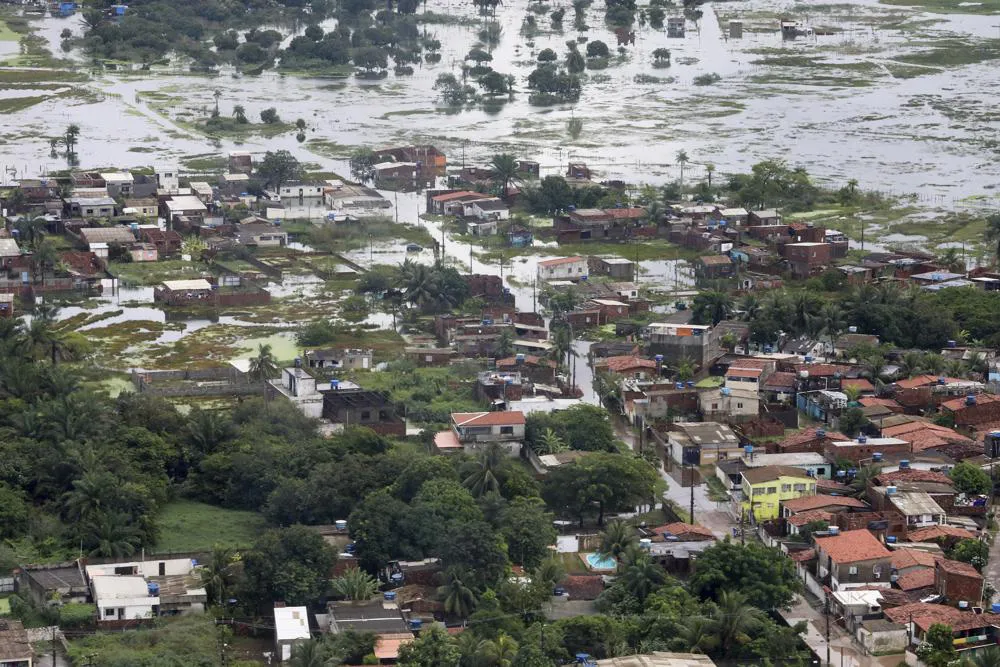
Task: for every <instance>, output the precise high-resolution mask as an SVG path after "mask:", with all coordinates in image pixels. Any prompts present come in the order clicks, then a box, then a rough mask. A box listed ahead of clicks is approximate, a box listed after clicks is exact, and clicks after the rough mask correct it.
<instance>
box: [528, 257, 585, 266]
mask: <svg viewBox="0 0 1000 667" xmlns="http://www.w3.org/2000/svg"><path fill="white" fill-rule="evenodd" d="M582 261H583V257H580V256H579V255H576V256H574V257H556V258H555V259H547V260H545V261H544V262H539V263H538V266H559V265H560V264H570V263H572V262H582Z"/></svg>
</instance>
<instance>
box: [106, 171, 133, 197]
mask: <svg viewBox="0 0 1000 667" xmlns="http://www.w3.org/2000/svg"><path fill="white" fill-rule="evenodd" d="M101 179H102V180H103V181H104V183H105V186H106V187H107V188H108V192H112V190H118V194H120V195H121V196H122V197H128V196H130V195H131V194H132V186H133V185H135V179H134V178H133V177H132V174H131V173H129V172H127V171H106V172H102V173H101Z"/></svg>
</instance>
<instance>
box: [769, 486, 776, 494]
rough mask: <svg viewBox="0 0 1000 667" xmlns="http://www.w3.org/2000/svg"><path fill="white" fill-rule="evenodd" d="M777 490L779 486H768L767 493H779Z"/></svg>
mask: <svg viewBox="0 0 1000 667" xmlns="http://www.w3.org/2000/svg"><path fill="white" fill-rule="evenodd" d="M777 492H778V487H776V486H769V487H767V495H771V494H772V493H777Z"/></svg>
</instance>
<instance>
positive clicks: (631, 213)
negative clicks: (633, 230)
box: [604, 206, 646, 220]
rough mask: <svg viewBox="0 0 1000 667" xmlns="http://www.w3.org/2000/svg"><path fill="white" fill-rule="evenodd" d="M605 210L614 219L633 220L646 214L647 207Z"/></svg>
mask: <svg viewBox="0 0 1000 667" xmlns="http://www.w3.org/2000/svg"><path fill="white" fill-rule="evenodd" d="M604 212H605V213H607V214H608V215H609V216H611V218H612V219H614V220H631V219H634V218H641V217H642V216H644V215H646V209H644V208H642V207H639V206H633V207H632V208H608V209H604Z"/></svg>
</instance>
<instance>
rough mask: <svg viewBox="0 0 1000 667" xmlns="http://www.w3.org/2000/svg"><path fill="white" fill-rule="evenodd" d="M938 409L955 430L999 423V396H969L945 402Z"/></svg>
mask: <svg viewBox="0 0 1000 667" xmlns="http://www.w3.org/2000/svg"><path fill="white" fill-rule="evenodd" d="M939 409H940V410H941V414H942V415H944V416H946V417H951V418H952V419H953V420H954V421H953V423H954V424H955V426H956V427H957V428H961V427H967V428H971V427H976V426H978V425H980V424H988V423H992V422H1000V396H996V395H992V394H981V395H979V396H977V395H975V394H969V395H968V396H966V397H965V398H955V399H952V400H950V401H945V402H944V403H942V404H941V405H940V406H939Z"/></svg>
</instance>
